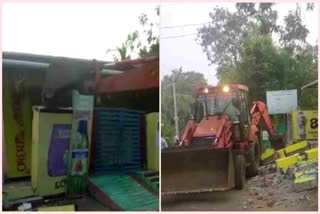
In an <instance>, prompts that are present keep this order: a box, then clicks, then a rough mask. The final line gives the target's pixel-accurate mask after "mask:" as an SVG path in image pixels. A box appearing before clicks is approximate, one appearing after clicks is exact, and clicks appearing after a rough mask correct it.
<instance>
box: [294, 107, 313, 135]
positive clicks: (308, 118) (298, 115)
mask: <svg viewBox="0 0 320 214" xmlns="http://www.w3.org/2000/svg"><path fill="white" fill-rule="evenodd" d="M317 124H318V111H317V110H310V111H295V112H293V113H292V129H293V140H294V141H298V140H304V139H307V140H313V139H318V125H317Z"/></svg>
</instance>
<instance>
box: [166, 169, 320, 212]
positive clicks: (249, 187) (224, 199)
mask: <svg viewBox="0 0 320 214" xmlns="http://www.w3.org/2000/svg"><path fill="white" fill-rule="evenodd" d="M161 210H163V211H318V190H317V189H311V190H305V191H302V192H295V190H294V186H293V181H292V180H286V179H283V177H282V176H281V175H280V174H277V173H274V174H270V175H268V176H256V177H253V178H251V179H248V180H247V183H246V185H245V188H244V189H242V190H229V191H225V192H207V193H195V194H182V195H164V196H162V197H161Z"/></svg>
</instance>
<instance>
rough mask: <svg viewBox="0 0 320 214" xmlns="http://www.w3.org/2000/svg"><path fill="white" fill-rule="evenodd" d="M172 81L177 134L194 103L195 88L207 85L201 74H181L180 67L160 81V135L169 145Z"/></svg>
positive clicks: (172, 109)
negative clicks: (175, 106) (175, 105)
mask: <svg viewBox="0 0 320 214" xmlns="http://www.w3.org/2000/svg"><path fill="white" fill-rule="evenodd" d="M172 81H175V87H176V100H177V113H178V118H179V133H180V134H181V133H182V131H183V130H184V128H185V126H186V124H187V121H188V119H189V118H190V114H191V105H192V104H193V103H194V101H195V100H194V99H195V97H194V92H195V89H196V88H197V87H200V86H205V85H207V81H206V79H205V78H204V75H203V74H202V73H197V72H194V71H188V72H183V69H182V67H180V68H179V69H175V70H173V71H172V74H171V75H166V76H164V78H163V79H162V81H161V88H162V89H161V123H162V127H161V133H162V137H164V138H165V139H166V140H167V142H168V143H169V144H172V143H173V136H174V134H175V133H174V130H175V129H174V108H173V92H172V90H173V89H172Z"/></svg>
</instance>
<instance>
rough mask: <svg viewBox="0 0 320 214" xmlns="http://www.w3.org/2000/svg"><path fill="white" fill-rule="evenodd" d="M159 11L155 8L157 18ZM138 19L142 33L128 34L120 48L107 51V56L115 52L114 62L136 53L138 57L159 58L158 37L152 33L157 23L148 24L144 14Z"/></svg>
mask: <svg viewBox="0 0 320 214" xmlns="http://www.w3.org/2000/svg"><path fill="white" fill-rule="evenodd" d="M159 10H160V9H159V7H156V8H155V12H156V14H157V16H159ZM138 19H139V23H140V25H141V27H142V32H139V31H138V30H136V31H134V32H132V33H130V34H128V36H127V39H126V41H125V42H123V43H122V44H121V46H120V47H117V48H115V49H108V50H107V54H108V53H110V52H116V54H114V55H113V58H114V61H115V62H118V61H121V60H125V59H131V54H132V53H137V54H138V55H139V56H140V57H150V56H159V35H155V33H154V27H158V26H159V23H158V22H157V23H153V22H150V20H149V18H148V16H147V15H146V14H145V13H143V14H141V15H140V16H139V17H138ZM144 40H145V41H146V43H145V44H144V42H143V41H144Z"/></svg>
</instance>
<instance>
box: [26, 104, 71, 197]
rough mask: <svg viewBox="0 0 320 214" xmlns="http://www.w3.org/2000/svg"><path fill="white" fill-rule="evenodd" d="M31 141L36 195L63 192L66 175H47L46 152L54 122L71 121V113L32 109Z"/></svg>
mask: <svg viewBox="0 0 320 214" xmlns="http://www.w3.org/2000/svg"><path fill="white" fill-rule="evenodd" d="M33 115H34V120H33V137H32V139H33V142H32V150H33V154H32V175H31V181H32V187H33V189H34V191H35V194H36V195H40V196H45V195H54V194H59V193H63V192H64V191H65V189H64V180H65V178H66V176H56V177H54V176H49V174H48V164H47V163H48V153H49V143H50V139H51V133H52V128H53V125H54V124H70V125H71V123H72V113H43V112H39V111H38V110H37V109H36V108H34V111H33Z"/></svg>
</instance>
